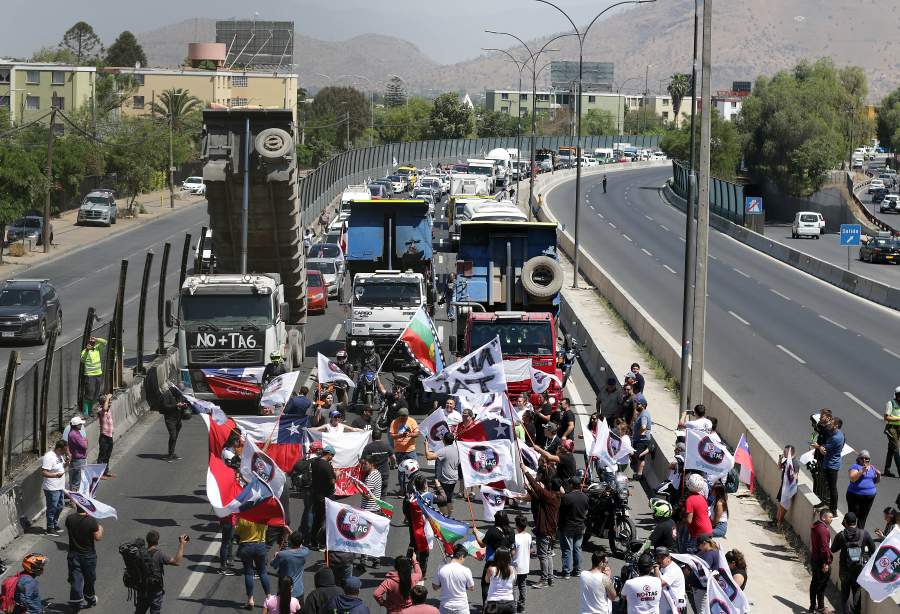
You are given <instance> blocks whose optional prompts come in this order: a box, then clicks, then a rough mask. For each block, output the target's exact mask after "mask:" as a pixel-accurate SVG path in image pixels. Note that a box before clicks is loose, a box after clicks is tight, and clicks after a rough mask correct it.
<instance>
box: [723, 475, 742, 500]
mask: <svg viewBox="0 0 900 614" xmlns="http://www.w3.org/2000/svg"><path fill="white" fill-rule="evenodd" d="M739 476H740V474H738V471H737V469H732V470H731V471H729V472H728V475H727V476H726V478H725V492H727V493H729V494H733V493H736V492H737V491H738V486H739V485H740V483H741V480H740V477H739Z"/></svg>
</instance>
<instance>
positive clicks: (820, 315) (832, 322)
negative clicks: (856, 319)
mask: <svg viewBox="0 0 900 614" xmlns="http://www.w3.org/2000/svg"><path fill="white" fill-rule="evenodd" d="M819 317H820V318H821V319H823V320H825V321H826V322H828V323H829V324H834V325H835V326H837V327H838V328H840V329H843V330H847V327H846V326H844V325H843V324H841V323H840V322H835V321H834V320H832V319H831V318H826V317H825V316H823V315H822V314H819Z"/></svg>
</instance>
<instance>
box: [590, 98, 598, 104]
mask: <svg viewBox="0 0 900 614" xmlns="http://www.w3.org/2000/svg"><path fill="white" fill-rule="evenodd" d="M594 102H597V97H596V96H588V104H592V103H594Z"/></svg>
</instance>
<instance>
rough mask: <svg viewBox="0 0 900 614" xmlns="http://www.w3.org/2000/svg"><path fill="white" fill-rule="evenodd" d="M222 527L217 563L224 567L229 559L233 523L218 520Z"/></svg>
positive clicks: (232, 537)
mask: <svg viewBox="0 0 900 614" xmlns="http://www.w3.org/2000/svg"><path fill="white" fill-rule="evenodd" d="M219 526H221V527H222V544H221V545H220V546H219V565H221V566H222V567H225V566H226V565H227V564H228V563H229V562H230V561H231V546H232V540H233V539H234V525H233V524H231V523H230V522H224V521H221V520H220V521H219Z"/></svg>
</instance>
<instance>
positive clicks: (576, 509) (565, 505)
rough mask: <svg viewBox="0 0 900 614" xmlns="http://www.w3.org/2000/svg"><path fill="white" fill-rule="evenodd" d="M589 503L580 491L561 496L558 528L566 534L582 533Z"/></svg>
mask: <svg viewBox="0 0 900 614" xmlns="http://www.w3.org/2000/svg"><path fill="white" fill-rule="evenodd" d="M589 505H590V501H589V499H588V496H587V495H586V494H584V493H583V492H582V491H580V490H573V491H571V492H567V493H566V494H564V495H563V498H562V501H561V502H560V504H559V528H560V530H561V531H564V532H566V533H573V534H580V533H584V521H585V519H586V518H587V513H588V506H589Z"/></svg>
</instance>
